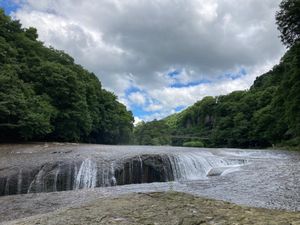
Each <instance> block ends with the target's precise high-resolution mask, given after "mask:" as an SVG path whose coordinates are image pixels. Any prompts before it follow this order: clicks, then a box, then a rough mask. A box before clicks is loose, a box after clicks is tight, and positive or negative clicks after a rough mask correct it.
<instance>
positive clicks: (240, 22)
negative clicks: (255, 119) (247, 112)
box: [14, 0, 284, 98]
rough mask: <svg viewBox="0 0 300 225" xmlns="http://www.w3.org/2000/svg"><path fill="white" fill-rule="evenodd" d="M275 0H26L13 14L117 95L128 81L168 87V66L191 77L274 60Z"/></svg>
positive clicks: (280, 48)
mask: <svg viewBox="0 0 300 225" xmlns="http://www.w3.org/2000/svg"><path fill="white" fill-rule="evenodd" d="M279 2H280V0H264V1H261V0H243V1H240V0H191V1H187V0H163V1H162V0H151V1H150V0H85V1H83V0H64V1H60V0H42V1H35V0H27V1H25V3H23V7H21V8H20V9H19V10H18V11H17V12H16V13H15V14H14V16H15V17H16V18H18V19H20V20H21V22H22V23H23V24H24V25H25V26H35V27H37V28H38V30H39V34H40V38H41V40H43V41H44V42H45V43H46V44H51V45H52V46H54V47H56V48H59V49H63V50H65V51H67V52H68V53H70V54H71V55H72V56H73V57H74V58H75V59H76V61H77V62H79V63H81V64H83V65H84V66H85V67H87V68H88V69H90V70H92V71H93V72H95V73H96V74H97V75H98V76H99V77H100V79H101V81H102V82H103V84H104V86H105V87H107V88H109V89H110V90H113V91H115V92H116V93H117V94H118V95H119V96H120V97H122V95H124V90H125V89H126V88H128V87H129V86H130V85H136V86H139V87H141V88H143V89H144V90H145V91H146V92H147V91H149V92H150V90H151V91H153V90H156V89H161V88H164V87H166V86H168V85H169V84H170V82H172V80H170V79H169V78H168V77H167V76H166V73H167V71H169V70H170V69H177V68H179V69H182V68H185V70H186V71H193V72H188V73H187V74H186V76H185V79H186V80H187V81H188V80H190V81H193V80H199V79H211V78H215V77H217V76H219V75H221V74H223V73H225V72H233V71H236V70H237V69H238V68H242V67H243V68H246V69H247V71H248V73H251V72H252V71H254V70H257V68H258V67H262V68H264V67H265V65H266V63H269V62H270V61H272V62H274V61H275V62H276V61H278V59H279V57H280V56H281V55H282V53H283V52H284V48H283V46H282V45H281V43H280V41H279V39H278V38H277V36H278V32H277V30H276V25H275V19H274V17H275V11H276V10H277V8H278V5H279ZM250 82H252V80H251V81H249V85H250ZM230 90H231V89H230ZM123 97H124V96H123ZM196 97H199V96H195V98H196Z"/></svg>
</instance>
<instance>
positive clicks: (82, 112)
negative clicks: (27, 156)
mask: <svg viewBox="0 0 300 225" xmlns="http://www.w3.org/2000/svg"><path fill="white" fill-rule="evenodd" d="M37 38H38V35H37V30H36V29H35V28H28V29H25V28H22V26H21V24H20V23H19V21H16V20H12V19H11V18H10V17H9V16H6V15H5V14H4V11H3V10H2V9H0V84H1V85H0V142H17V141H66V142H88V143H105V144H119V143H128V142H129V141H130V140H131V138H132V129H133V116H132V113H131V112H129V111H127V110H126V107H125V106H124V105H122V104H121V103H119V102H118V101H117V98H116V96H115V95H114V94H112V93H110V92H108V91H106V90H104V89H103V88H102V87H101V83H100V81H99V80H98V78H97V77H96V76H95V74H93V73H90V72H88V71H87V70H85V69H84V68H82V67H81V66H80V65H77V64H75V63H74V59H73V58H72V57H70V56H69V55H67V54H66V53H64V52H63V51H58V50H55V49H53V48H51V47H50V48H48V47H45V46H44V45H43V43H42V42H40V41H38V40H37Z"/></svg>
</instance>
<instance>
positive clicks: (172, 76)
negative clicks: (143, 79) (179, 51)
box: [168, 70, 181, 78]
mask: <svg viewBox="0 0 300 225" xmlns="http://www.w3.org/2000/svg"><path fill="white" fill-rule="evenodd" d="M179 74H181V70H173V71H171V72H169V73H168V76H169V77H171V78H174V77H177V76H178V75H179Z"/></svg>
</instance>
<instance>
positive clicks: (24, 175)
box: [0, 152, 245, 195]
mask: <svg viewBox="0 0 300 225" xmlns="http://www.w3.org/2000/svg"><path fill="white" fill-rule="evenodd" d="M243 164H245V161H243V160H236V159H228V158H224V157H221V156H216V155H212V154H211V153H205V152H175V153H167V154H166V153H159V154H158V153H157V154H155V153H154V154H136V155H130V156H126V157H121V158H116V159H105V160H104V159H97V158H93V159H91V158H90V157H88V158H86V159H83V160H81V161H75V162H74V161H71V162H65V161H58V162H53V163H50V162H49V163H46V164H43V165H42V166H41V167H40V168H35V169H33V170H32V171H23V170H22V169H20V170H18V172H17V173H16V174H14V175H10V176H7V177H6V178H1V177H0V195H8V194H23V193H32V192H52V191H64V190H74V189H83V188H94V187H107V186H115V185H124V184H137V183H152V182H167V181H183V180H201V179H206V178H207V176H208V175H209V176H211V175H222V174H226V173H229V172H231V171H234V170H236V168H237V167H239V166H241V165H243ZM1 188H2V189H1Z"/></svg>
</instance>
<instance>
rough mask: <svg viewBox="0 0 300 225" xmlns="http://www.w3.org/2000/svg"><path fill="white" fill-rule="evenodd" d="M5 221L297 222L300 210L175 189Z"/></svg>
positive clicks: (26, 223) (164, 224)
mask: <svg viewBox="0 0 300 225" xmlns="http://www.w3.org/2000/svg"><path fill="white" fill-rule="evenodd" d="M7 224H11V225H12V224H15V225H17V224H18V225H32V224H45V225H46V224H49V225H54V224H61V225H67V224H78V225H80V224H86V225H89V224H90V225H92V224H95V225H96V224H124V225H125V224H126V225H127V224H128V225H129V224H131V225H133V224H136V225H138V224H139V225H142V224H147V225H148V224H156V225H159V224H162V225H168V224H170V225H177V224H178V225H179V224H180V225H192V224H195V225H196V224H228V225H229V224H230V225H231V224H292V225H296V224H300V213H295V212H285V211H277V210H268V209H261V208H249V207H243V206H238V205H235V204H231V203H228V202H224V201H216V200H210V199H205V198H200V197H195V196H193V195H189V194H184V193H178V192H163V193H161V192H159V193H135V194H127V195H121V196H118V197H110V198H103V199H98V200H94V201H92V202H90V203H87V204H83V205H81V206H80V207H69V208H63V209H59V210H57V211H55V212H51V213H48V214H42V215H37V216H34V217H29V218H25V219H21V220H16V221H11V222H9V223H7Z"/></svg>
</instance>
